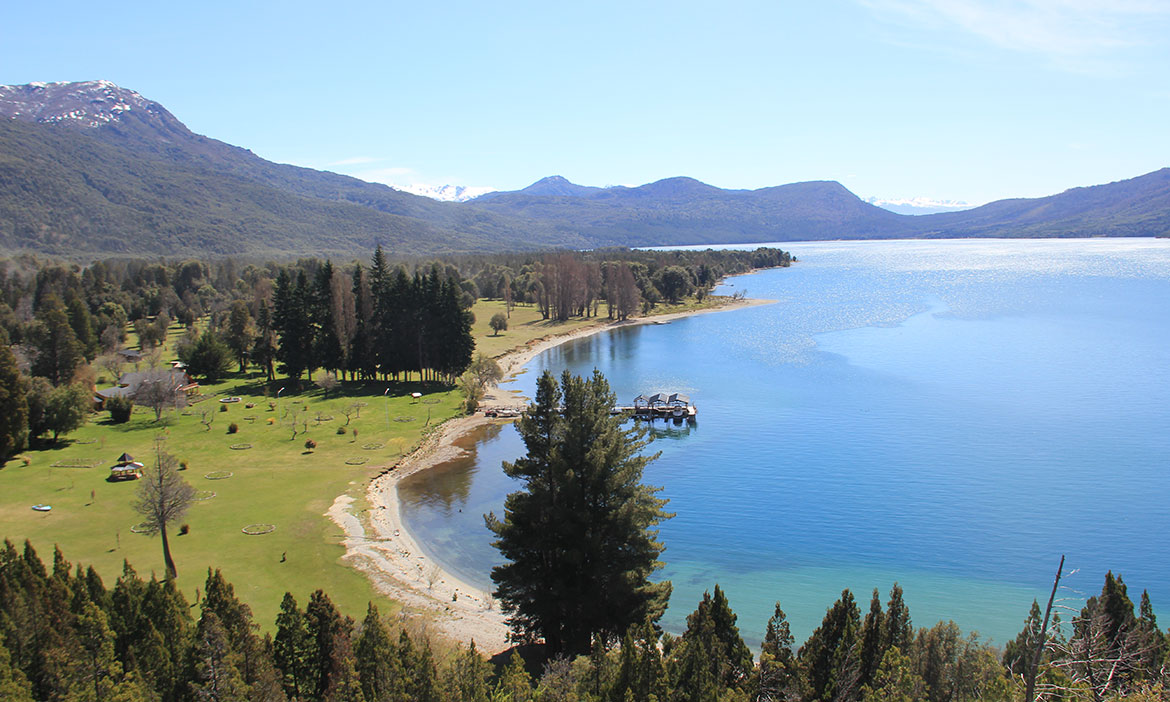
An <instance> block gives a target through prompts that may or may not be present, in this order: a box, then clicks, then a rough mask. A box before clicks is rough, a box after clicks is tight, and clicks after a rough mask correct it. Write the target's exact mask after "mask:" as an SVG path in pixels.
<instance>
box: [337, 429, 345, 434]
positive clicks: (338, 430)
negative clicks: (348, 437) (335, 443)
mask: <svg viewBox="0 0 1170 702" xmlns="http://www.w3.org/2000/svg"><path fill="white" fill-rule="evenodd" d="M337 435H338V436H344V435H345V427H337Z"/></svg>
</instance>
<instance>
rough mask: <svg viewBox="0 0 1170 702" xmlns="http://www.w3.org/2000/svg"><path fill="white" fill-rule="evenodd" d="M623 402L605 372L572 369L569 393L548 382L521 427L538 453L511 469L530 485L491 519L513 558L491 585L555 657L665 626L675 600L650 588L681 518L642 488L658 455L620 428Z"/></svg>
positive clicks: (523, 631)
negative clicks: (663, 535)
mask: <svg viewBox="0 0 1170 702" xmlns="http://www.w3.org/2000/svg"><path fill="white" fill-rule="evenodd" d="M613 405H614V396H613V393H612V392H611V391H610V389H609V383H607V382H606V380H605V378H604V377H603V376H602V375H601V373H600V372H597V371H595V372H594V374H593V376H592V377H591V378H589V379H583V378H580V377H574V376H573V375H571V374H570V373H568V372H566V373H565V374H564V375H563V376H562V381H561V385H560V386H558V385H557V382H556V380H554V379H553V377H552V375H551V374H550V373H547V372H546V373H545V374H544V375H542V376H541V378H540V380H539V381H538V383H537V393H536V402H535V403H534V404H533V405H530V406H529V408H528V410H527V411H526V412H525V414H524V416H523V417H522V418H521V420H520V422H519V425H518V427H519V430H520V434H521V436H522V437H523V439H524V443H525V446H526V447H527V449H528V454H527V456H525V457H524V458H521V459H519V460H517V461H516V462H515V463H505V464H504V471H505V472H506V473H507V474H508V475H509V476H511V477H513V478H517V479H519V480H521V481H523V483H524V488H523V489H522V490H521V491H519V492H514V493H512V494H511V495H509V496H508V498H507V500H506V502H505V504H504V510H505V511H504V518H503V520H500V519H497V518H496V517H495V515H489V516H488V517H487V522H488V526H489V528H491V530H492V531H493V532H494V533H495V534H496V537H497V541H496V542H495V546H496V548H498V549H499V550H500V552H501V553H502V554H503V556H504V558H505V559H506V560H507V563H505V564H504V565H502V566H498V567H496V568H494V569H493V570H492V580H493V581H495V583H496V585H497V588H498V589H497V592H496V594H497V596H498V597H499V598H500V599H501V601H502V602H503V607H504V609H505V611H507V612H508V614H509V615H510V618H509V623H510V624H511V626H512V628H513V630H514V631H515V632H516V633H517V634H519V635H521V636H526V637H543V638H544V640H545V641H546V642H547V644H548V646H549V648H550V649H551V650H552V652H554V653H560V652H568V653H585V652H587V651H589V647H590V641H591V639H592V637H593V635H595V634H597V635H601V636H603V637H604V638H607V639H611V640H612V639H614V638H616V637H619V636H621V635H622V634H623V633H624V632H625V630H626V629H627V628H628V627H629V626H630V625H631V624H634V623H639V622H641V621H643V620H644V619H646V618H647V617H649V618H650V619H651V620H652V621H656V620H657V619H658V617H660V616H661V615H662V612H663V610H664V609H665V606H666V601H667V599H668V598H669V596H670V583H669V582H662V583H651V582H650V581H649V576H650V574H651V573H653V572H654V571H655V570H657V569H658V568H660V567H661V563H660V562H659V561H658V557H659V555H660V554H661V553H662V550H663V547H662V544H661V543H659V542H658V541H657V540H656V537H657V532H656V531H654V530H653V527H654V526H655V525H657V524H658V523H659V522H661V521H662V520H664V519H667V518H668V517H669V516H670V515H668V514H667V513H665V512H664V511H663V510H662V508H663V506H664V505H665V504H666V501H665V500H662V499H659V498H658V497H657V496H656V493H657V492H658V488H652V487H649V486H646V485H643V484H642V482H641V481H642V471H643V468H644V467H645V466H646V464H647V463H648V462H650V461H651V460H652V459H653V458H655V456H647V455H642V454H641V451H642V449H643V448H644V447H645V446H646V444H645V442H644V440H643V439H642V435H641V434H639V433H638V432H637V431H636V430H630V431H623V430H622V429H621V426H620V421H621V420H620V418H617V417H614V416H612V415H611V414H610V408H612V407H613ZM561 407H563V410H562V411H558V408H561Z"/></svg>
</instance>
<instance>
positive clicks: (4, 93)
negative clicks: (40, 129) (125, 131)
mask: <svg viewBox="0 0 1170 702" xmlns="http://www.w3.org/2000/svg"><path fill="white" fill-rule="evenodd" d="M127 112H140V113H145V114H150V115H158V114H160V113H162V112H164V110H163V109H162V107H161V106H159V105H158V103H155V102H152V101H150V100H147V99H146V98H144V97H142V96H141V95H139V94H138V93H136V92H134V91H133V90H128V89H126V88H121V87H119V86H117V85H115V84H114V83H111V82H110V81H108V80H89V81H81V82H76V83H70V82H60V83H39V82H38V83H26V84H24V85H0V115H3V116H5V117H10V118H12V119H18V120H21V121H24V122H41V123H65V124H75V125H77V126H81V127H100V126H102V125H104V124H109V123H110V122H116V121H119V120H120V119H121V117H122V115H123V114H124V113H127Z"/></svg>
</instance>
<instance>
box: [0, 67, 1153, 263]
mask: <svg viewBox="0 0 1170 702" xmlns="http://www.w3.org/2000/svg"><path fill="white" fill-rule="evenodd" d="M0 115H2V116H4V117H7V118H8V119H0V251H5V252H9V253H11V252H19V251H30V252H39V253H48V254H54V255H68V256H82V257H84V256H96V255H109V254H125V255H162V256H188V255H199V254H215V255H234V256H240V255H250V256H256V257H270V258H271V257H279V258H287V257H292V256H301V255H329V256H355V255H359V256H364V255H366V254H368V253H369V251H370V250H372V249H373V247H374V246H375V245H376V244H378V243H381V244H383V245H385V246H386V247H387V248H389V249H390V250H391V251H393V252H396V253H401V254H413V255H427V254H433V253H440V252H475V251H500V250H535V249H547V248H554V247H573V248H588V247H596V246H612V245H616V246H651V245H669V244H718V243H754V242H761V241H793V240H819V239H868V238H912V237H936V238H943V237H971V236H981V237H992V236H996V237H1024V236H1034V237H1048V236H1154V235H1167V234H1170V169H1162V170H1160V171H1156V172H1154V173H1150V174H1146V175H1144V176H1139V177H1137V178H1133V179H1130V180H1125V181H1119V182H1116V183H1109V184H1105V185H1098V186H1092V187H1087V188H1074V189H1072V190H1069V191H1067V192H1064V193H1060V194H1058V195H1053V196H1050V197H1047V198H1036V199H1029V200H1002V201H998V202H993V203H989V204H987V205H984V206H982V207H978V208H973V209H970V210H965V211H961V212H951V213H944V214H931V215H919V216H907V215H899V214H895V213H893V212H890V211H888V210H885V209H882V208H880V207H877V206H875V205H873V204H870V203H867V202H865V201H863V200H861V199H860V198H858V197H857V196H856V195H854V194H853V193H851V192H849V191H848V190H847V189H846V188H845V187H844V186H842V185H841V184H840V183H837V182H834V181H812V182H804V183H791V184H788V185H779V186H775V187H769V188H760V189H757V190H723V189H721V188H717V187H714V186H712V185H708V184H706V183H702V182H700V181H698V180H695V179H693V178H687V177H678V178H667V179H664V180H660V181H656V182H654V183H648V184H646V185H641V186H638V187H624V186H615V187H606V188H598V187H592V186H583V185H577V184H575V183H572V182H570V181H568V180H567V179H565V178H563V177H561V176H549V177H547V178H543V179H541V180H539V181H537V182H536V183H533V184H532V185H530V186H528V187H527V188H524V189H522V190H518V191H513V192H492V193H488V194H486V195H482V196H480V197H476V198H474V199H472V200H470V201H467V202H462V203H458V202H438V201H436V200H432V199H430V198H427V197H420V196H417V195H412V194H409V193H406V192H400V191H398V190H395V189H393V188H390V187H388V186H385V185H380V184H375V183H367V182H364V181H361V180H358V179H356V178H351V177H349V176H344V175H339V174H336V173H330V172H326V171H316V170H312V169H308V168H299V167H296V166H289V165H283V164H277V163H272V162H270V161H265V160H264V159H261V158H260V157H258V156H256V155H255V154H253V153H252V152H250V151H248V150H247V149H243V148H240V147H237V146H232V145H230V144H226V143H224V142H221V141H218V140H215V139H211V138H208V137H205V136H201V135H198V134H195V133H193V132H191V131H190V130H189V129H187V127H186V126H185V125H183V124H182V122H180V121H179V120H178V119H176V118H175V117H174V116H173V115H172V114H171V113H170V112H168V111H167V110H166V109H165V108H164V107H163V106H162V105H160V104H158V103H156V102H153V101H150V100H148V99H146V98H144V97H143V96H142V95H140V94H138V93H136V92H134V91H132V90H127V89H125V88H121V87H119V86H117V85H115V84H113V83H110V82H108V81H88V82H81V83H31V84H28V85H22V86H0ZM466 194H467V193H460V192H454V193H453V196H454V197H457V198H460V197H463V196H464V195H466Z"/></svg>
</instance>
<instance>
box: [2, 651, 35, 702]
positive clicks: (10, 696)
mask: <svg viewBox="0 0 1170 702" xmlns="http://www.w3.org/2000/svg"><path fill="white" fill-rule="evenodd" d="M0 699H2V700H7V701H8V702H33V696H32V686H31V685H29V684H28V678H26V677H24V672H23V671H21V670H20V668H18V667H16V666H15V665H13V664H12V656H11V655H10V654H9V653H8V649H7V648H5V646H4V640H3V639H0Z"/></svg>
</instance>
